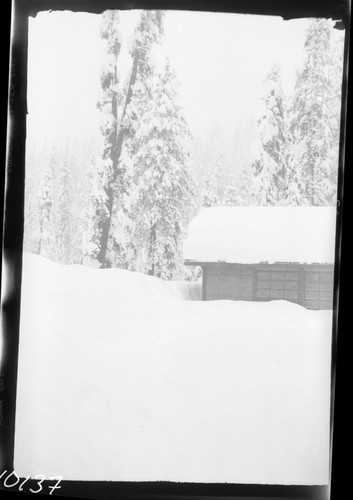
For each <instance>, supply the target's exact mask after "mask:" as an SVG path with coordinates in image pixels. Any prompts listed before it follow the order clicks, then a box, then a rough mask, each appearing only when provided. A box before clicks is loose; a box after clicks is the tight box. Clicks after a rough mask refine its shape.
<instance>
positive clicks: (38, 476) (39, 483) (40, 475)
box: [29, 474, 45, 493]
mask: <svg viewBox="0 0 353 500" xmlns="http://www.w3.org/2000/svg"><path fill="white" fill-rule="evenodd" d="M39 478H41V479H39ZM34 479H38V486H39V490H32V488H30V489H29V491H30V492H31V493H39V492H40V491H42V489H43V488H42V483H43V481H44V480H45V476H43V474H37V475H36V476H34Z"/></svg>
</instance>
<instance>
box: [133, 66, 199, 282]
mask: <svg viewBox="0 0 353 500" xmlns="http://www.w3.org/2000/svg"><path fill="white" fill-rule="evenodd" d="M145 92H146V89H145V90H144V89H143V88H142V86H141V85H139V86H136V87H135V88H134V93H135V94H134V102H135V104H136V107H135V110H136V113H139V114H138V115H137V116H138V117H139V127H138V129H136V131H135V135H134V143H133V147H134V174H133V181H134V183H135V185H136V190H135V192H136V199H135V203H134V204H133V221H134V223H133V229H132V236H133V242H134V249H135V253H136V263H137V266H138V270H140V271H143V272H146V273H149V274H152V275H154V276H158V277H160V278H163V279H175V278H178V277H179V278H180V276H181V271H182V254H181V251H182V248H181V247H182V237H183V233H184V228H185V226H186V223H187V221H188V216H189V213H190V205H191V201H192V193H193V183H192V179H191V175H190V172H189V169H188V163H189V154H188V151H187V149H186V146H185V142H186V139H187V138H188V137H189V131H188V127H187V124H186V121H185V119H184V116H183V111H182V107H181V105H180V103H179V98H178V84H177V81H176V77H175V74H174V72H173V71H172V69H171V67H170V65H169V63H168V62H167V64H166V66H165V69H164V71H163V73H162V74H158V75H155V76H154V78H153V81H152V82H151V86H150V87H149V88H148V89H147V92H148V93H149V105H148V108H147V109H146V108H144V106H140V104H141V102H144V100H145V98H146V93H145ZM143 108H144V109H145V111H144V112H143V113H142V114H140V112H141V110H142V109H143Z"/></svg>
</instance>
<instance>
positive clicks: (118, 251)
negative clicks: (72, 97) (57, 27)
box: [89, 10, 162, 267]
mask: <svg viewBox="0 0 353 500" xmlns="http://www.w3.org/2000/svg"><path fill="white" fill-rule="evenodd" d="M118 24H119V14H118V12H117V11H106V12H104V13H103V16H102V27H101V37H102V39H103V41H104V42H105V48H106V62H105V65H104V66H103V69H102V72H101V84H102V90H103V96H102V98H101V100H100V102H99V107H100V109H101V113H102V123H101V132H102V136H103V140H104V144H103V152H102V159H101V162H100V164H99V166H98V172H97V179H96V184H95V188H94V192H93V198H94V204H95V207H96V209H95V217H94V225H93V231H92V234H91V237H90V246H89V251H90V253H91V256H92V257H93V258H96V259H97V260H98V262H99V264H100V266H101V267H110V266H111V265H112V263H113V262H114V261H115V263H116V261H117V262H118V265H124V260H125V259H124V255H123V254H124V249H123V248H121V246H120V243H119V242H118V241H117V240H116V238H114V236H113V235H112V224H113V220H114V219H115V220H117V219H118V218H119V214H120V212H121V211H122V210H123V209H124V207H123V206H122V200H123V197H124V193H126V191H127V187H126V171H125V170H126V165H125V163H124V160H123V157H122V153H123V144H124V138H125V135H126V132H127V131H126V124H127V123H129V120H126V114H127V113H128V110H129V106H130V102H131V98H132V89H133V86H134V84H135V83H136V81H137V79H138V77H139V76H141V77H143V76H144V77H147V76H149V74H150V73H151V66H150V61H149V54H150V50H151V47H152V45H153V43H154V42H156V41H157V40H158V38H159V34H160V32H161V24H162V14H161V12H160V11H154V10H151V11H143V12H142V14H141V19H140V22H139V25H138V27H137V29H136V32H135V35H134V38H133V43H132V45H131V47H130V54H131V57H132V69H131V74H130V79H129V82H128V86H127V88H126V89H125V90H124V92H122V91H121V90H120V87H119V77H118V71H117V60H118V56H119V53H120V49H121V37H120V32H119V28H118ZM119 110H120V116H118V111H119ZM113 232H114V234H115V235H116V228H115V230H114V231H113Z"/></svg>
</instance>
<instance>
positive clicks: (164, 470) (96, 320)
mask: <svg viewBox="0 0 353 500" xmlns="http://www.w3.org/2000/svg"><path fill="white" fill-rule="evenodd" d="M102 285H104V290H103V288H102ZM166 285H167V284H165V283H163V282H159V280H156V279H153V278H150V277H148V276H143V275H138V274H136V275H134V274H133V273H126V272H123V271H122V272H121V271H117V270H97V269H89V268H84V267H80V266H66V267H65V266H58V265H55V264H53V263H50V262H49V261H45V259H42V258H38V257H33V256H25V259H24V268H23V283H22V303H21V327H20V351H19V372H18V389H17V416H16V435H15V470H16V472H17V474H19V475H20V476H27V475H32V476H33V475H36V474H44V475H45V476H46V477H48V476H56V475H62V476H63V478H64V479H67V480H114V481H154V480H168V481H186V482H228V483H268V484H326V483H328V467H329V428H330V424H329V421H330V419H329V415H330V411H329V400H330V348H331V320H332V312H330V311H309V310H306V309H304V308H302V307H300V306H298V305H296V304H292V303H289V302H285V301H278V302H276V301H274V302H267V303H260V302H257V303H255V302H254V303H251V302H235V301H211V302H202V301H183V300H177V299H176V298H175V294H173V293H172V291H171V294H170V295H168V286H166ZM108 292H109V293H108ZM125 292H126V295H124V294H125ZM166 297H169V298H168V299H166Z"/></svg>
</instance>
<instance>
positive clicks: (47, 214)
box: [38, 162, 55, 260]
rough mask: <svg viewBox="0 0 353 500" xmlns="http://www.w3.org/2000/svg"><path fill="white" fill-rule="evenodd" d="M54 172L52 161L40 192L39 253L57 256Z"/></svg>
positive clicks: (50, 256) (51, 257)
mask: <svg viewBox="0 0 353 500" xmlns="http://www.w3.org/2000/svg"><path fill="white" fill-rule="evenodd" d="M52 211H53V172H52V163H51V162H50V163H49V164H48V166H47V169H46V171H45V175H44V179H43V181H42V185H41V188H40V194H39V234H40V239H39V244H38V254H39V255H43V257H48V258H49V259H53V260H54V258H55V233H54V227H53V214H52Z"/></svg>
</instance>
